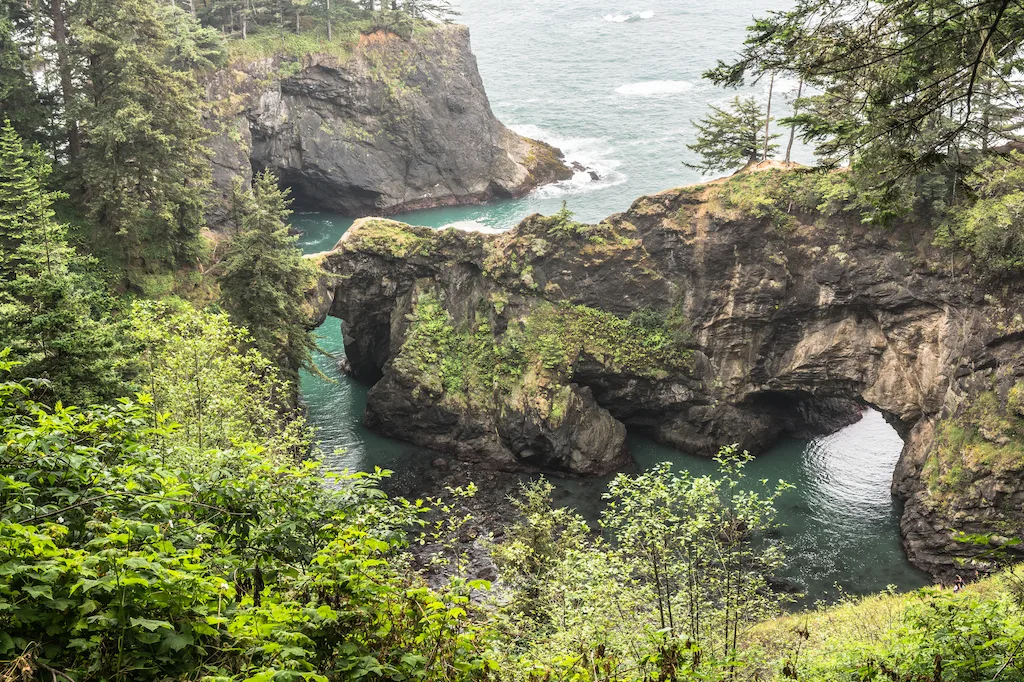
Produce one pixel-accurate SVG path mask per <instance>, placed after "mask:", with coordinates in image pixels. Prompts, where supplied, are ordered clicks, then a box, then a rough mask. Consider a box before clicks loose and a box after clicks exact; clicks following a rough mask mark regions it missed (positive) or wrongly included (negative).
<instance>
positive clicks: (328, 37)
mask: <svg viewBox="0 0 1024 682" xmlns="http://www.w3.org/2000/svg"><path fill="white" fill-rule="evenodd" d="M330 40H331V0H327V41H328V42H330Z"/></svg>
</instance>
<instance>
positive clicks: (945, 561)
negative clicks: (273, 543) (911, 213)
mask: <svg viewBox="0 0 1024 682" xmlns="http://www.w3.org/2000/svg"><path fill="white" fill-rule="evenodd" d="M799 177H801V176H799V175H798V174H797V175H794V174H786V173H781V172H777V171H768V172H762V173H754V174H749V175H747V176H741V177H738V178H736V179H733V180H730V181H728V182H724V183H713V184H710V185H707V186H699V187H690V188H684V189H678V190H671V191H668V192H663V193H661V194H658V195H654V196H649V197H644V198H641V199H639V200H637V201H636V202H635V203H634V204H633V206H632V207H631V208H630V210H629V211H627V212H625V213H622V214H617V215H614V216H611V217H610V218H608V219H607V220H605V221H604V222H602V223H600V224H598V225H581V224H578V223H575V222H573V221H572V220H571V218H570V217H569V216H567V215H562V216H552V217H547V218H545V217H541V216H531V217H530V218H527V219H526V220H524V221H523V222H522V223H521V224H520V225H519V226H518V227H517V228H516V229H514V230H512V231H510V232H508V233H505V234H502V235H481V234H474V233H465V232H460V231H457V230H454V229H447V230H442V231H434V230H430V229H426V228H415V227H409V226H405V225H401V224H399V223H394V222H390V221H383V220H370V219H367V220H364V221H362V222H359V223H357V224H356V225H355V226H354V227H353V228H352V229H351V230H350V231H349V232H348V233H347V234H346V235H345V236H344V237H343V238H342V240H341V241H340V242H339V244H338V246H337V247H336V248H335V250H333V251H331V252H329V253H326V254H321V255H319V256H317V257H316V258H317V260H318V262H319V264H320V266H321V268H322V269H323V271H324V273H325V274H324V278H323V282H322V283H321V288H320V298H319V302H318V316H319V317H320V319H321V320H322V319H323V318H324V317H325V316H326V315H328V314H330V315H333V316H335V317H339V318H342V319H344V321H345V323H344V335H345V345H346V350H347V352H348V355H349V358H350V360H351V362H352V365H353V368H354V371H355V372H356V374H357V375H359V376H362V377H364V378H366V379H370V380H377V379H379V381H377V383H376V385H375V386H374V388H373V390H372V391H371V393H370V397H369V405H368V410H367V415H366V421H367V423H368V424H369V425H371V426H373V427H374V428H377V429H379V430H381V431H383V432H385V433H388V434H391V435H394V436H397V437H399V438H403V439H406V440H410V441H414V442H417V443H420V444H423V445H426V446H429V447H432V448H437V449H440V450H445V451H448V452H453V453H456V454H459V455H460V456H463V457H468V458H475V459H478V460H482V461H486V462H488V463H490V464H492V465H496V466H500V467H508V468H512V467H524V466H525V467H543V468H548V469H558V470H564V471H571V472H575V473H580V474H595V473H604V472H607V471H610V470H613V469H615V468H616V467H619V466H621V465H622V464H623V462H625V461H627V460H628V454H627V453H626V449H625V445H624V443H625V440H624V439H625V430H626V427H629V428H631V429H637V430H640V431H643V432H646V433H648V434H650V435H651V436H653V437H654V438H656V439H658V440H660V441H662V442H665V443H669V444H671V445H674V446H676V447H678V448H681V449H684V450H688V451H690V452H695V453H702V454H713V453H714V452H715V450H716V449H717V448H718V447H719V446H720V445H723V444H729V443H739V444H740V446H741V447H743V448H747V449H750V450H751V451H754V452H757V451H760V450H763V449H764V448H766V447H768V446H769V445H770V444H771V443H772V442H773V441H774V440H775V439H777V438H778V437H779V436H780V435H781V434H783V433H787V432H788V433H798V434H808V433H815V432H817V433H827V432H830V431H834V430H836V429H838V428H840V427H841V426H843V425H845V424H847V423H850V422H851V421H853V420H855V419H856V418H857V412H858V410H859V406H861V405H870V406H873V407H875V408H877V409H878V410H880V411H881V412H882V413H883V414H884V415H885V416H886V418H887V420H888V421H890V423H892V424H893V425H894V426H895V427H896V428H897V429H898V430H899V431H900V433H901V435H902V436H903V437H904V439H905V448H904V451H903V454H902V456H901V460H900V463H899V466H898V467H897V471H896V476H895V478H894V482H893V490H894V493H896V494H898V495H900V496H901V497H902V498H904V499H905V500H906V508H905V511H904V515H903V520H902V528H903V533H904V537H905V540H906V545H907V549H908V552H909V555H910V557H911V559H912V560H913V561H914V562H915V563H916V564H917V565H919V566H921V567H922V568H925V569H927V570H929V571H930V572H932V573H933V574H934V575H939V576H943V575H948V574H949V573H951V572H953V571H956V570H958V568H959V566H960V563H959V560H961V559H975V560H976V561H977V564H976V565H977V566H978V567H979V568H981V569H982V570H984V569H985V568H986V567H987V566H988V565H989V563H988V561H989V559H990V558H991V557H990V554H991V552H990V550H992V549H1003V550H1006V551H1010V552H1012V551H1014V547H1013V542H1012V540H1011V539H1012V538H1014V537H1018V536H1020V535H1021V534H1022V528H1024V515H1022V511H1021V502H1022V501H1024V491H1022V490H1021V486H1020V483H1019V480H1020V473H1021V469H1022V465H1024V447H1022V446H1021V440H1022V439H1024V408H1022V407H1021V405H1022V404H1024V359H1022V355H1024V354H1022V352H1021V339H1022V338H1024V318H1022V315H1021V307H1020V300H1022V299H1021V298H1020V296H1021V294H1022V293H1024V292H1022V291H1021V286H1020V285H1019V284H1017V283H1009V284H999V285H996V284H994V283H991V282H989V283H983V282H979V281H978V280H976V279H975V278H973V277H972V276H971V274H970V273H971V270H970V267H969V265H968V264H964V263H951V262H950V260H949V257H948V254H943V253H941V252H939V251H937V250H936V249H934V247H932V246H931V241H932V239H931V235H930V233H929V232H928V231H927V230H925V229H924V228H921V227H920V226H916V225H913V224H908V225H903V226H898V227H890V228H881V227H872V226H867V225H864V224H862V223H861V222H860V221H859V220H857V219H856V217H855V216H844V214H843V213H842V212H841V211H835V212H829V211H826V212H825V213H822V212H821V211H819V210H818V208H820V207H821V206H822V202H821V198H820V197H817V196H813V195H812V194H813V193H809V194H805V195H803V196H800V195H799V194H796V196H797V197H798V198H797V199H794V194H795V190H794V188H793V187H789V186H788V185H787V183H790V182H791V181H792V179H793V178H799ZM961 532H962V533H967V534H971V535H973V536H975V539H976V541H975V542H962V541H959V540H958V539H957V537H958V534H959V533H961ZM979 537H980V538H981V540H978V539H977V538H979Z"/></svg>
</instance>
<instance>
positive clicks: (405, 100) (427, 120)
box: [207, 25, 574, 226]
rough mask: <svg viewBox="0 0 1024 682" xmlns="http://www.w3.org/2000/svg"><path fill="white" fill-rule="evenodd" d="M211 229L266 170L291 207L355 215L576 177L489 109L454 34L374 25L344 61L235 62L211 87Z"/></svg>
mask: <svg viewBox="0 0 1024 682" xmlns="http://www.w3.org/2000/svg"><path fill="white" fill-rule="evenodd" d="M207 96H208V99H209V100H210V101H211V113H210V116H209V118H208V121H207V125H208V127H209V128H210V129H211V131H212V133H213V136H212V138H211V140H210V143H209V144H210V147H211V149H212V152H213V157H212V164H213V180H214V188H213V196H212V197H211V200H210V202H209V203H210V205H211V208H210V209H209V215H208V221H209V222H210V224H211V225H214V226H216V225H218V224H219V223H221V222H223V221H224V220H225V219H226V217H227V214H228V211H229V203H230V202H229V197H230V193H231V188H232V185H233V183H234V182H235V181H236V179H241V180H242V181H243V182H248V181H251V179H252V174H253V171H254V169H255V170H257V171H259V170H264V169H269V170H272V171H273V172H274V173H275V174H276V175H277V176H278V177H279V178H280V180H281V182H282V184H284V185H286V186H288V187H289V188H291V190H292V195H293V197H294V199H295V205H296V207H298V208H302V209H308V210H321V211H335V212H339V213H343V214H345V215H351V216H367V215H391V214H394V213H398V212H402V211H411V210H416V209H422V208H431V207H435V206H450V205H455V204H476V203H482V202H485V201H489V200H491V199H495V198H508V197H518V196H522V195H523V194H526V193H527V192H529V191H531V190H532V189H534V188H536V187H539V186H541V185H544V184H548V183H551V182H558V181H560V180H567V179H569V178H571V177H572V175H573V172H574V171H573V170H572V169H570V168H569V167H567V166H566V165H565V164H564V163H563V161H562V153H561V151H559V150H558V149H555V148H554V147H552V146H550V145H548V144H545V143H544V142H540V141H538V140H532V139H529V138H526V137H522V136H520V135H517V134H516V133H514V132H513V131H511V130H509V129H508V128H506V127H505V126H504V125H502V123H501V122H500V121H499V120H498V119H497V118H496V117H495V116H494V114H493V113H492V111H491V107H490V103H489V102H488V100H487V94H486V92H485V91H484V86H483V80H482V79H481V77H480V72H479V70H478V68H477V64H476V58H475V57H474V56H473V53H472V50H471V48H470V42H469V30H468V29H467V28H465V27H464V26H456V25H438V26H434V27H432V28H424V29H423V30H421V31H418V32H417V33H416V34H415V35H414V36H413V37H411V38H403V37H400V36H398V35H396V34H393V33H386V32H383V31H378V32H376V33H373V34H369V35H362V36H361V37H360V38H359V40H358V42H357V43H356V44H354V45H352V46H351V50H350V52H349V53H346V54H304V55H301V56H295V55H291V56H289V55H287V54H275V55H271V56H267V57H261V58H251V57H250V58H245V59H241V58H238V59H235V60H233V61H232V63H231V64H230V65H229V66H228V67H226V68H224V69H223V70H221V71H220V72H218V73H216V74H215V75H214V76H212V77H211V78H210V79H209V82H208V83H207Z"/></svg>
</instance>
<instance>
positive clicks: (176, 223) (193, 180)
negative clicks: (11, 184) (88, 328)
mask: <svg viewBox="0 0 1024 682" xmlns="http://www.w3.org/2000/svg"><path fill="white" fill-rule="evenodd" d="M191 24H194V20H193V19H192V17H190V16H188V15H187V14H186V13H184V12H183V11H182V10H180V9H177V8H174V7H158V6H157V4H156V3H155V2H154V1H153V0H113V1H111V0H82V3H81V5H80V7H79V13H78V21H77V22H76V24H75V29H76V35H77V38H78V43H79V46H80V47H79V53H80V55H81V57H82V60H83V62H84V63H85V64H87V67H86V70H85V74H84V76H85V78H84V80H83V89H84V91H85V92H84V95H85V96H84V97H82V98H81V100H80V101H81V107H80V111H79V112H78V116H77V118H78V119H79V120H82V121H86V122H88V127H87V130H85V131H84V132H85V136H86V139H85V144H84V145H83V150H82V157H81V177H82V184H83V200H84V203H85V206H86V208H87V212H88V215H89V217H90V218H91V219H93V220H94V221H95V222H96V223H97V224H98V225H99V226H100V227H101V228H102V230H103V232H104V234H105V236H106V237H107V238H109V239H111V240H112V241H113V243H114V244H117V250H118V251H120V253H121V255H122V256H123V258H124V259H125V261H126V262H127V263H134V264H142V265H148V264H149V263H150V262H152V261H156V262H157V263H163V264H175V263H182V262H187V261H188V260H190V259H191V258H193V257H194V256H195V253H196V249H197V247H198V238H197V237H198V233H199V230H200V228H201V227H202V225H203V201H202V200H203V194H204V191H205V188H206V187H207V186H208V185H209V182H210V168H209V159H208V151H207V149H206V148H205V147H204V142H205V140H206V138H207V131H206V130H205V128H204V127H203V125H202V121H201V116H200V114H201V112H200V106H201V102H202V98H203V93H202V91H201V89H200V87H199V85H198V83H197V80H196V73H195V72H194V71H193V70H192V67H193V66H197V65H198V66H200V67H202V66H203V65H205V64H208V63H210V61H211V60H210V55H209V53H210V50H209V49H208V48H209V41H210V35H209V33H208V32H203V31H199V30H190V31H184V30H182V27H184V26H190V25H191ZM195 28H196V29H197V28H198V27H195Z"/></svg>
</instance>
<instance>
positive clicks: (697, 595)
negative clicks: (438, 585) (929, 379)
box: [494, 448, 786, 681]
mask: <svg viewBox="0 0 1024 682" xmlns="http://www.w3.org/2000/svg"><path fill="white" fill-rule="evenodd" d="M748 460H749V456H748V455H746V454H745V453H744V454H743V455H740V454H739V453H737V452H736V451H735V449H734V448H725V449H723V450H722V452H721V453H720V457H719V461H720V463H721V465H722V475H721V476H718V477H710V476H707V477H700V478H694V477H692V476H690V475H689V474H686V473H683V474H675V473H673V472H672V471H671V468H670V465H668V464H662V465H659V466H658V467H656V468H654V469H653V470H651V471H648V472H646V473H643V474H639V475H636V476H630V475H626V474H620V475H619V476H617V477H616V478H615V479H614V480H613V481H612V482H611V483H610V484H609V488H608V493H606V494H605V499H606V500H607V501H608V503H607V507H606V508H605V511H604V512H603V513H602V516H601V528H602V529H603V531H604V537H594V536H593V535H592V534H591V532H590V529H589V528H588V527H587V524H586V523H585V522H584V521H583V519H582V518H580V517H579V516H578V515H577V514H576V513H575V512H573V511H571V510H567V509H556V508H554V507H553V504H552V490H553V489H552V486H551V485H550V484H549V483H547V482H545V481H543V480H541V481H539V482H534V483H531V484H528V485H525V486H523V488H522V490H521V496H520V498H518V499H517V500H515V501H514V504H515V506H516V508H517V510H518V511H519V519H518V521H517V522H516V523H515V524H514V525H512V526H511V527H510V528H509V530H508V531H507V533H506V538H505V539H504V540H503V542H502V543H500V544H499V545H497V547H496V548H495V549H494V557H495V559H496V561H497V562H498V565H499V567H500V568H501V570H502V577H503V581H504V582H505V585H506V586H507V587H508V588H509V589H510V590H512V594H511V595H510V598H509V599H508V600H507V601H505V602H504V606H503V610H502V612H501V621H500V627H501V628H502V629H503V630H504V631H505V632H506V634H505V638H506V643H505V644H504V645H503V646H504V648H503V654H504V657H505V658H504V660H503V661H502V663H503V665H504V666H507V667H509V668H510V669H511V670H512V671H513V674H512V676H511V679H536V678H535V677H531V675H533V676H543V675H545V674H547V675H551V676H552V677H554V678H561V679H572V680H579V681H584V680H587V681H597V680H616V681H619V680H622V681H625V680H650V679H672V677H673V676H676V678H677V679H723V676H725V675H728V674H730V673H732V674H735V670H738V669H739V668H738V665H739V661H738V656H739V653H740V652H739V644H740V642H741V641H742V640H741V639H740V637H741V635H742V634H743V633H744V632H745V630H746V629H747V628H749V627H750V626H751V625H752V624H754V623H756V622H758V621H759V620H762V619H763V618H764V617H766V616H768V615H771V614H772V613H774V612H775V611H776V610H777V608H778V605H779V602H780V599H779V598H778V597H777V596H776V595H774V594H773V593H772V592H771V590H770V589H768V587H767V585H766V582H765V579H766V577H767V576H769V575H771V574H772V572H773V571H774V570H776V569H777V568H778V566H779V565H780V563H781V558H782V554H781V550H780V548H779V547H778V546H777V545H776V544H774V543H772V542H770V541H766V540H765V537H764V536H765V534H766V533H768V532H770V530H771V529H772V528H773V527H774V516H775V510H774V501H775V499H776V497H777V495H778V494H779V492H780V491H781V490H783V489H784V488H785V487H786V486H785V485H784V484H781V483H780V484H779V485H778V486H776V487H774V488H772V487H770V486H767V484H766V482H762V485H764V487H765V488H766V490H765V492H764V493H758V492H754V491H751V490H749V489H744V488H742V487H740V482H741V480H742V468H743V465H744V464H745V462H746V461H748Z"/></svg>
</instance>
